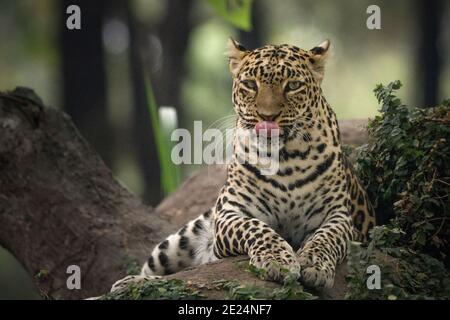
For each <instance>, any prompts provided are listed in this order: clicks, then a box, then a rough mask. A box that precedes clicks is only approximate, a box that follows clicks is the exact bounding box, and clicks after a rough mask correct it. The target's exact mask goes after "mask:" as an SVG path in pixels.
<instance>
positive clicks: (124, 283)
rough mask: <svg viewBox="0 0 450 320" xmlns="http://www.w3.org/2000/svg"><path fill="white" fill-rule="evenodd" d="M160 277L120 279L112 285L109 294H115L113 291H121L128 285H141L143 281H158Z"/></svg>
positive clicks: (128, 277)
mask: <svg viewBox="0 0 450 320" xmlns="http://www.w3.org/2000/svg"><path fill="white" fill-rule="evenodd" d="M160 278H161V277H160V276H139V275H137V276H126V277H125V278H123V279H120V280H118V281H116V282H114V284H113V285H112V287H111V292H115V291H120V290H123V289H125V288H127V287H128V286H129V285H131V284H132V283H136V284H137V283H141V282H145V281H150V280H157V279H160Z"/></svg>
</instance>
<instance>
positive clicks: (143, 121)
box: [121, 2, 163, 205]
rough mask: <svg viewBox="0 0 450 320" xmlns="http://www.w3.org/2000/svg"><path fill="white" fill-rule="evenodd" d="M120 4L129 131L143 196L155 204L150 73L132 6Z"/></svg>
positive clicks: (159, 191) (158, 175)
mask: <svg viewBox="0 0 450 320" xmlns="http://www.w3.org/2000/svg"><path fill="white" fill-rule="evenodd" d="M121 5H122V6H124V9H125V13H126V15H125V18H126V20H127V23H128V27H129V32H130V49H129V61H130V76H131V84H132V87H133V109H134V117H133V122H134V126H133V128H134V130H133V135H134V141H135V145H136V151H137V158H138V162H139V166H140V169H141V172H142V176H143V180H144V182H145V186H144V194H143V198H144V199H145V201H146V202H148V203H149V204H151V205H156V204H158V203H159V202H160V200H161V199H162V196H163V192H162V188H161V183H160V181H161V170H160V165H159V158H158V152H157V148H156V142H155V135H154V133H153V128H152V124H151V120H150V113H149V110H148V106H147V100H146V88H145V77H146V74H145V73H146V72H147V76H149V74H150V73H149V71H148V69H147V68H146V65H145V64H144V63H143V62H144V59H143V56H142V48H143V45H142V37H141V36H142V35H141V34H140V32H139V30H140V29H139V28H138V25H137V22H136V19H135V17H134V15H133V10H132V7H131V6H130V3H129V2H122V3H121ZM149 80H150V79H149Z"/></svg>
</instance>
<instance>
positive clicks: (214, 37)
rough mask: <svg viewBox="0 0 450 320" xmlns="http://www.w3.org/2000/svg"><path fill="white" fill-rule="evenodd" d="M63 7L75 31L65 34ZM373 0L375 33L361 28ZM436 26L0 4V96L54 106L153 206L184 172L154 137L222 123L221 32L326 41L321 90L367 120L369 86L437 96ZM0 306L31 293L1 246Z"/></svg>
mask: <svg viewBox="0 0 450 320" xmlns="http://www.w3.org/2000/svg"><path fill="white" fill-rule="evenodd" d="M72 4H76V5H78V6H79V7H80V8H81V27H82V28H81V30H68V29H67V28H66V19H67V18H68V16H69V15H68V14H67V13H66V9H67V7H68V6H69V5H72ZM372 4H375V5H378V6H379V7H380V9H381V29H380V30H369V29H368V28H367V27H366V20H367V18H368V17H369V15H370V14H368V13H366V10H367V8H368V6H369V5H372ZM449 24H450V2H448V1H444V0H442V1H439V0H432V1H425V0H399V1H387V0H385V1H374V0H362V1H351V0H345V1H330V0H328V1H326V0H283V1H270V0H253V1H251V0H129V1H125V0H111V1H107V0H96V1H89V0H78V1H76V0H73V1H68V0H20V1H13V0H0V39H2V40H1V41H0V91H6V90H12V89H14V88H15V87H16V86H26V87H30V88H33V89H34V90H35V91H36V93H37V94H38V95H39V96H40V97H42V99H43V100H44V102H45V104H46V105H50V106H52V107H54V108H60V109H62V110H65V111H66V112H67V113H69V114H70V115H71V116H72V118H73V120H74V122H75V124H76V125H77V127H78V128H79V129H80V131H81V132H82V134H83V135H84V136H85V137H86V139H87V140H88V141H89V142H90V143H91V144H92V145H93V146H94V148H95V149H96V150H97V151H98V152H99V153H100V155H101V156H102V158H103V159H104V161H105V162H106V163H107V164H108V165H109V167H110V168H111V169H112V171H113V173H114V175H115V176H116V177H117V178H118V179H119V180H120V181H121V182H122V183H123V184H124V185H125V186H127V187H128V188H129V189H130V190H131V191H132V192H133V193H135V194H138V195H140V196H141V197H142V199H143V200H144V201H145V202H146V203H148V204H150V205H157V204H158V203H159V202H160V200H161V199H162V197H163V196H165V195H167V194H168V193H170V192H171V191H172V190H173V189H174V188H176V187H177V185H179V184H180V183H181V182H182V181H183V180H184V179H185V178H186V177H187V176H189V174H190V173H191V172H192V171H193V170H195V169H197V166H194V165H183V166H180V167H174V165H173V164H171V163H167V161H163V159H167V152H170V148H169V147H168V146H170V140H169V138H168V135H167V134H166V133H167V130H169V129H170V128H174V127H182V128H187V129H189V130H191V129H192V127H193V121H194V120H202V121H203V129H206V128H207V127H208V126H212V127H221V128H222V129H223V128H224V126H226V125H227V124H228V122H227V121H225V119H226V118H223V117H225V116H227V115H230V114H232V107H231V80H230V75H229V72H228V64H227V59H226V56H225V54H224V53H225V45H226V41H227V39H228V37H230V36H231V37H233V38H235V39H237V40H239V41H240V42H241V43H242V44H243V45H244V46H246V47H247V48H249V49H252V48H256V47H259V46H262V45H264V44H269V43H270V44H282V43H289V44H293V45H297V46H299V47H301V48H303V49H310V48H312V47H314V46H315V45H316V44H318V43H320V42H321V41H322V40H324V39H327V38H328V39H330V40H331V43H332V46H333V47H332V56H331V59H330V61H329V64H328V68H327V70H326V74H325V79H324V82H323V89H324V92H325V95H326V97H327V99H328V101H329V102H330V104H331V105H332V106H333V107H334V110H335V111H336V113H337V116H338V118H339V119H343V118H345V119H349V118H368V117H373V116H374V115H376V114H377V109H378V106H377V103H376V100H375V98H374V96H373V94H372V90H373V88H374V87H375V85H376V84H377V83H385V84H387V83H388V82H390V81H393V80H396V79H400V80H401V81H402V82H403V84H404V87H403V88H402V90H401V94H400V96H401V98H402V99H403V101H404V102H405V103H407V104H410V105H418V106H424V107H426V106H433V105H435V104H437V103H438V102H440V101H442V100H443V99H444V98H448V97H450V62H449V59H448V56H449V53H450V41H449V39H450V28H449ZM147 80H149V81H147ZM167 106H169V107H171V108H166V107H167ZM158 111H159V112H158ZM158 115H159V116H158ZM221 119H222V120H221ZM0 139H1V137H0ZM164 155H165V156H164ZM0 223H1V221H0ZM5 298H6V299H21V298H22V299H29V298H33V299H38V298H39V296H38V294H37V292H36V290H35V289H34V286H33V284H32V279H31V278H30V277H29V276H28V275H27V274H26V272H25V271H24V270H23V269H22V267H21V266H20V264H19V263H18V262H17V261H16V260H15V259H14V257H12V256H11V255H9V254H8V253H7V252H6V251H5V250H3V249H1V247H0V299H5Z"/></svg>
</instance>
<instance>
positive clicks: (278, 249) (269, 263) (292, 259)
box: [214, 211, 300, 281]
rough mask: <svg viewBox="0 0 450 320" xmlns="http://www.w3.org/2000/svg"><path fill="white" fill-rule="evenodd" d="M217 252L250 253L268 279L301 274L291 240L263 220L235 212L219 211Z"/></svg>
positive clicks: (253, 262)
mask: <svg viewBox="0 0 450 320" xmlns="http://www.w3.org/2000/svg"><path fill="white" fill-rule="evenodd" d="M214 253H215V255H216V256H217V257H221V258H223V257H227V256H232V255H239V254H247V255H248V256H249V257H250V264H251V265H253V266H255V267H257V268H259V269H263V270H265V272H262V277H263V278H264V279H266V280H272V281H283V280H284V279H285V278H286V277H287V276H288V275H289V276H291V277H294V278H298V277H299V276H300V264H299V263H298V261H297V257H296V254H295V252H294V250H293V249H292V247H291V246H290V245H289V243H287V242H286V241H285V240H284V239H283V238H282V237H281V236H280V235H279V234H277V233H276V232H275V231H274V230H273V229H272V228H270V227H269V226H268V225H267V224H265V223H264V222H262V221H260V220H258V219H255V218H249V217H246V216H243V215H240V214H238V213H236V212H233V211H219V212H217V213H216V219H215V242H214Z"/></svg>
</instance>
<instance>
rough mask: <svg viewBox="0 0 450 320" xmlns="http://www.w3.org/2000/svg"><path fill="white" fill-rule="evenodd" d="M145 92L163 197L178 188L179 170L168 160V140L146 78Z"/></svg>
mask: <svg viewBox="0 0 450 320" xmlns="http://www.w3.org/2000/svg"><path fill="white" fill-rule="evenodd" d="M145 91H146V97H147V106H148V110H149V114H150V121H151V124H152V129H153V135H154V137H155V143H156V149H157V152H158V158H159V165H160V169H161V187H162V189H163V192H164V195H168V194H170V193H171V192H172V191H174V190H175V189H176V188H177V187H178V184H179V180H180V168H179V167H178V166H176V165H175V164H174V163H173V162H172V160H171V158H170V145H171V144H170V138H169V137H167V136H165V135H164V133H163V130H162V129H161V126H160V123H159V114H158V105H157V104H156V100H155V97H154V94H153V88H152V85H151V82H150V80H149V79H148V77H146V78H145Z"/></svg>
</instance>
